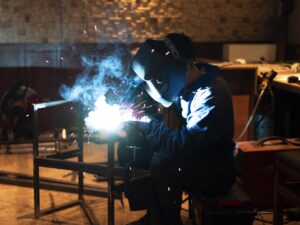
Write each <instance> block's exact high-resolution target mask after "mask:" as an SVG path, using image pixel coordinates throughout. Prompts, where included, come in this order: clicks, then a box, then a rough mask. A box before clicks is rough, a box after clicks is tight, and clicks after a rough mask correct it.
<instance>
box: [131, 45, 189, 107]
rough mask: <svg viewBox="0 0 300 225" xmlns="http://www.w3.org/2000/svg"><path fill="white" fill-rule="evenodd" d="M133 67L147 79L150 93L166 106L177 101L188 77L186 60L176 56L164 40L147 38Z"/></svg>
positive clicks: (133, 61)
mask: <svg viewBox="0 0 300 225" xmlns="http://www.w3.org/2000/svg"><path fill="white" fill-rule="evenodd" d="M131 68H132V69H133V71H134V72H135V73H136V74H137V75H138V76H139V77H140V78H141V79H143V80H144V81H145V83H146V91H147V92H148V94H149V95H150V96H151V97H152V98H153V99H154V100H155V101H157V102H159V103H161V104H162V105H163V106H165V107H169V106H171V104H172V103H173V102H175V101H176V99H177V96H178V94H179V92H180V91H181V89H182V88H183V85H184V82H185V79H186V62H185V61H183V60H180V59H179V58H176V57H174V54H173V53H172V50H171V49H170V48H168V46H167V45H166V43H165V42H164V41H157V40H151V39H149V40H146V41H145V42H144V43H143V44H142V45H141V47H140V48H139V50H138V52H137V53H136V55H135V56H134V57H133V59H132V62H131Z"/></svg>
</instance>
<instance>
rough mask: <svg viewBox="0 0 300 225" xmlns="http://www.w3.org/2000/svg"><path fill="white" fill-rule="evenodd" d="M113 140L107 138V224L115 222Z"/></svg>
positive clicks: (110, 224) (111, 224)
mask: <svg viewBox="0 0 300 225" xmlns="http://www.w3.org/2000/svg"><path fill="white" fill-rule="evenodd" d="M114 145H115V143H114V141H113V140H112V139H110V138H109V140H108V154H107V155H108V159H107V161H108V171H107V172H108V174H107V175H108V202H107V203H108V207H107V208H108V214H107V215H108V225H114V224H115V216H114V213H115V180H114V164H115V162H114V161H115V154H114V150H115V148H114Z"/></svg>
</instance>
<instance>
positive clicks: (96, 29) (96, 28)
mask: <svg viewBox="0 0 300 225" xmlns="http://www.w3.org/2000/svg"><path fill="white" fill-rule="evenodd" d="M94 28H95V31H96V32H97V31H98V27H97V25H96V24H95V26H94Z"/></svg>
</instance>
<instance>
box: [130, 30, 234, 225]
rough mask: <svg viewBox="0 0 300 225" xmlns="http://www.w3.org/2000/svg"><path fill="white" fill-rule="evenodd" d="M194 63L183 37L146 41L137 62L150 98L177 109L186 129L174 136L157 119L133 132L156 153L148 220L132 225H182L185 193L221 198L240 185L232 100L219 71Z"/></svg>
mask: <svg viewBox="0 0 300 225" xmlns="http://www.w3.org/2000/svg"><path fill="white" fill-rule="evenodd" d="M194 57H195V54H194V48H193V44H192V42H191V40H190V38H189V37H188V36H186V35H184V34H178V33H172V34H169V35H167V36H166V38H165V39H164V40H146V41H145V42H144V43H143V44H142V46H141V47H140V48H139V50H138V52H137V53H136V55H135V56H134V57H133V60H132V64H131V67H132V69H133V71H134V72H135V73H136V75H137V76H139V77H140V78H142V79H143V80H144V82H145V87H146V91H147V92H148V93H149V95H150V96H151V97H152V98H153V99H154V100H156V101H157V102H159V103H161V104H162V105H163V106H164V107H169V106H170V105H171V104H172V103H176V104H177V106H178V109H179V110H180V113H181V116H182V117H183V118H184V120H185V124H184V125H183V126H182V127H181V128H180V129H178V130H174V129H171V128H169V127H167V126H166V125H165V124H164V123H163V122H162V121H160V120H157V119H151V120H150V122H149V123H145V122H134V123H133V125H132V126H131V128H134V129H137V130H138V131H139V132H141V133H142V134H143V135H144V137H145V138H146V139H147V141H148V143H150V144H151V147H152V149H155V154H154V156H153V158H152V163H151V176H150V182H149V184H150V185H149V187H150V193H149V194H148V195H145V201H146V203H145V206H146V207H147V209H148V210H147V214H146V215H145V216H144V217H143V218H141V219H140V220H139V221H136V222H132V223H130V224H132V225H139V224H143V225H148V224H149V225H150V224H152V225H154V224H155V225H181V224H182V221H181V218H180V209H181V195H182V192H183V191H187V192H189V193H193V192H196V193H201V194H202V195H204V196H215V195H221V194H223V193H225V192H227V191H228V189H229V188H230V187H231V185H232V184H233V183H234V181H235V178H236V168H235V163H234V156H233V149H234V147H235V144H234V143H233V134H234V118H233V109H232V101H231V95H230V92H229V89H228V86H227V84H226V83H225V81H224V80H223V78H222V77H221V76H219V71H218V68H217V67H215V66H213V65H209V64H201V63H197V62H195V61H194ZM127 131H128V133H129V132H130V129H128V130H127Z"/></svg>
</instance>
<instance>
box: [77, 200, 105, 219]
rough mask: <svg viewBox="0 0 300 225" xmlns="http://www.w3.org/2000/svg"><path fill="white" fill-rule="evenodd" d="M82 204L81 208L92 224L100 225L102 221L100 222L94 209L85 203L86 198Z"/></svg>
mask: <svg viewBox="0 0 300 225" xmlns="http://www.w3.org/2000/svg"><path fill="white" fill-rule="evenodd" d="M80 204H81V208H82V210H83V212H84V214H85V215H86V217H87V218H88V220H89V222H90V224H91V225H100V223H98V221H97V219H96V217H95V215H94V213H93V210H92V209H91V208H90V207H89V205H88V204H86V203H85V201H84V200H82V201H80Z"/></svg>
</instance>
